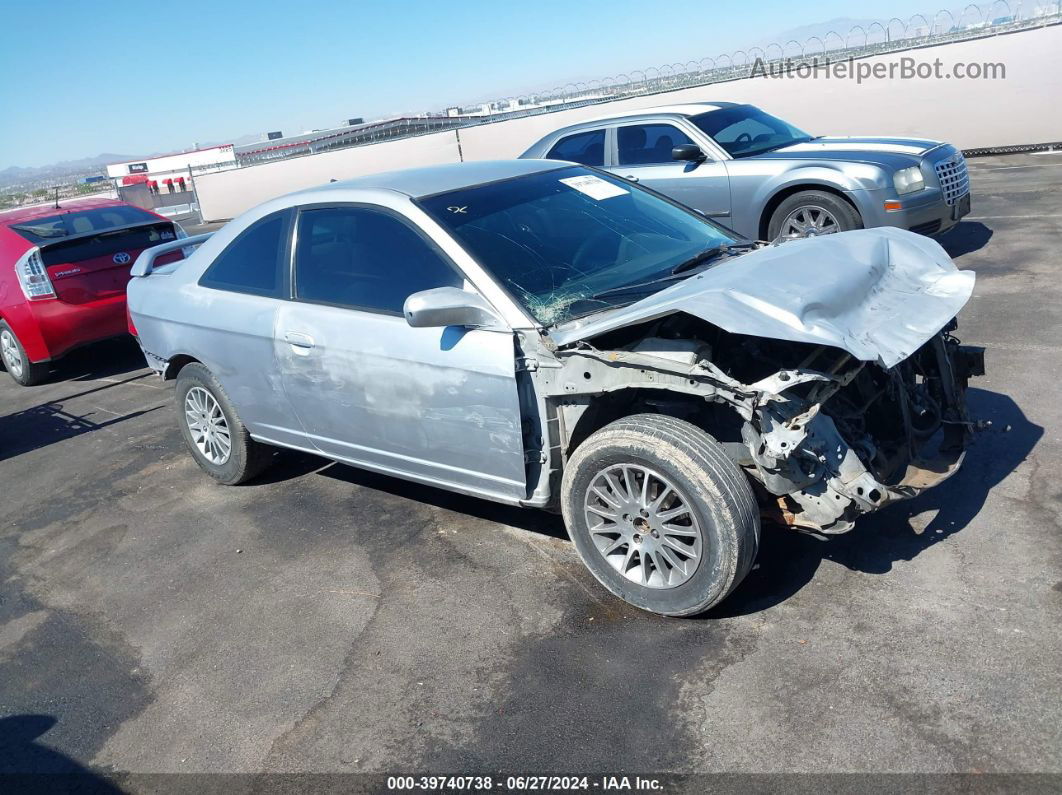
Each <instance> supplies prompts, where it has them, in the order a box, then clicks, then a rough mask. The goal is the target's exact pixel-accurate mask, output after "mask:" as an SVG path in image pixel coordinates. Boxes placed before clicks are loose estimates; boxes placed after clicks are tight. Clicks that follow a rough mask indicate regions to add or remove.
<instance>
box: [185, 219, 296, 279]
mask: <svg viewBox="0 0 1062 795" xmlns="http://www.w3.org/2000/svg"><path fill="white" fill-rule="evenodd" d="M287 228H288V213H287V211H284V212H281V213H277V214H275V215H270V216H266V217H265V218H263V219H262V220H260V221H257V222H255V223H254V224H252V225H251V226H250V227H249V228H248V229H247V230H245V231H244V232H243V234H241V235H240V236H239V237H237V238H236V240H234V241H233V242H232V243H230V244H229V247H228V248H226V249H225V250H224V251H222V252H221V254H220V255H219V256H218V258H217V259H215V260H214V264H212V265H211V266H210V268H209V269H208V270H207V272H206V273H204V274H203V278H202V279H200V280H199V283H200V284H201V285H203V286H204V287H215V288H217V289H219V290H231V291H233V292H237V293H251V294H252V295H266V296H273V297H278V298H279V297H281V294H282V289H281V285H283V284H284V279H283V278H282V276H281V273H282V264H281V263H282V257H281V254H282V252H283V251H284V250H285V249H286V248H287V246H286V241H285V232H286V230H287Z"/></svg>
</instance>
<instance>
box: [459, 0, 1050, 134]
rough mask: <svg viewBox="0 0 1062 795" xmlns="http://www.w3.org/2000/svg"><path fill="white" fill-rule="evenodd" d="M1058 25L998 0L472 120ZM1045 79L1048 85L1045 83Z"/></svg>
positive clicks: (675, 67) (519, 99)
mask: <svg viewBox="0 0 1062 795" xmlns="http://www.w3.org/2000/svg"><path fill="white" fill-rule="evenodd" d="M1060 22H1062V0H1058V1H1057V2H1050V3H1046V2H1040V3H1035V2H1022V0H1019V1H1018V2H1016V3H1014V4H1011V3H1010V2H1008V0H996V2H993V3H985V4H980V5H978V4H974V3H971V4H969V5H967V6H966V7H965V8H963V9H962V10H961V11H951V10H948V9H940V10H939V11H937V12H936V14H933V15H924V14H915V15H914V16H912V17H910V18H908V19H906V20H903V19H899V18H897V17H893V18H892V19H890V20H888V21H887V22H873V23H870V24H868V25H867V26H865V27H864V26H863V25H855V26H853V27H852V28H850V29H848V30H847V31H845V30H841V31H837V30H829V31H828V32H826V33H825V34H824V35H822V36H811V37H810V38H808V39H805V40H804V41H796V40H794V39H790V40H789V41H786V42H784V43H783V42H775V43H771V44H768V45H766V46H764V47H759V46H754V47H749V48H748V49H739V50H734V51H733V52H724V53H720V54H718V55H714V56H705V57H704V58H701V59H700V60H697V61H692V60H691V61H687V62H686V63H672V64H661V65H659V66H650V67H647V68H645V69H635V70H633V71H631V72H625V73H621V74H618V75H614V76H610V77H602V78H600V79H594V80H589V81H586V82H574V83H568V84H566V85H563V86H557V87H554V88H552V89H549V90H548V91H541V92H536V93H533V94H526V95H521V96H510V97H503V98H501V99H497V100H494V101H492V102H486V103H482V104H481V105H480V106H479V110H478V112H479V113H480V114H483V115H484V117H483V118H479V119H475V120H472V119H470V120H469V124H477V123H484V122H488V123H489V122H491V121H500V120H502V119H511V118H518V117H520V116H530V115H535V114H538V113H549V112H552V111H556V110H566V109H569V108H575V107H580V106H585V105H594V104H598V103H603V102H612V101H615V100H618V99H627V98H630V97H636V96H642V95H648V94H658V93H662V92H665V91H675V90H677V89H683V88H693V87H696V86H703V85H710V84H712V83H721V82H725V81H729V80H738V79H741V78H745V77H749V75H750V72H751V70H752V67H753V65H754V64H756V63H757V61H759V62H760V63H762V64H764V65H765V66H771V65H777V64H785V65H787V66H792V67H796V66H799V65H802V64H809V65H812V66H814V65H816V64H818V65H822V64H824V63H828V62H837V61H843V60H846V59H849V58H866V57H869V56H872V55H882V54H887V53H894V52H902V51H905V50H912V49H918V48H922V47H929V46H933V45H936V44H945V43H949V42H956V41H964V40H970V39H978V38H984V37H986V36H998V35H1001V34H1005V33H1012V32H1015V31H1019V30H1028V29H1030V28H1036V27H1042V26H1046V25H1055V24H1059V23H1060ZM1045 79H1053V78H1051V77H1050V76H1049V75H1045Z"/></svg>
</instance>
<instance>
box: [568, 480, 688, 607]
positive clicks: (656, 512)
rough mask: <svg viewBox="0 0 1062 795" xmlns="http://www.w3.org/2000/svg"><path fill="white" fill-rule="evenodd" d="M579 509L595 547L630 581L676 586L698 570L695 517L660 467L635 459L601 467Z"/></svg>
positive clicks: (664, 586)
mask: <svg viewBox="0 0 1062 795" xmlns="http://www.w3.org/2000/svg"><path fill="white" fill-rule="evenodd" d="M583 511H584V514H585V516H586V526H587V528H588V529H589V531H590V538H591V539H592V540H593V542H594V546H595V547H596V548H597V551H598V552H600V553H601V556H602V557H603V558H604V559H605V560H606V561H607V562H608V563H609V565H611V566H612V568H614V569H615V570H616V571H618V572H619V573H620V574H622V575H623V576H624V577H626V578H627V579H628V580H630V581H631V582H633V583H636V584H638V585H642V586H645V587H647V588H674V587H675V586H678V585H682V583H684V582H686V581H687V580H689V578H690V577H692V576H693V573H694V572H695V571H696V570H697V564H699V563H700V561H701V555H702V540H701V530H700V526H699V524H698V521H697V517H696V516H695V515H694V513H693V511H692V510H690V508H689V505H688V504H687V502H686V500H685V499H684V498H683V496H682V495H681V494H680V493H679V491H678V489H677V488H676V487H675V486H674V485H673V484H672V483H671V481H669V480H668V479H667V478H665V477H664V476H663V475H661V474H660V473H659V472H655V471H653V470H652V469H649V468H648V467H644V466H641V465H637V464H617V465H614V466H610V467H607V468H606V469H603V470H601V471H600V472H598V473H597V475H595V476H594V478H593V480H591V481H590V485H589V486H588V487H587V489H586V495H585V496H584V498H583Z"/></svg>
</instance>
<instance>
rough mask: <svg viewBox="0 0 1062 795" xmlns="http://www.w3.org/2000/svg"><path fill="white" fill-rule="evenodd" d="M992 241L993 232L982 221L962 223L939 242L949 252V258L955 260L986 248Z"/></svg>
mask: <svg viewBox="0 0 1062 795" xmlns="http://www.w3.org/2000/svg"><path fill="white" fill-rule="evenodd" d="M991 239H992V230H991V229H989V228H988V227H987V226H985V225H984V224H982V223H981V222H980V221H960V222H959V223H958V224H956V225H955V227H954V228H953V229H952V230H951V231H950V232H947V233H946V234H944V235H943V236H942V237H941V238H940V239H939V242H940V245H942V246H943V247H944V250H945V251H947V252H948V256H950V257H951V258H952V259H955V258H956V257H961V256H962V255H963V254H970V253H972V252H974V251H977V250H979V249H982V248H984V247H985V246H987V245H988V241H989V240H991Z"/></svg>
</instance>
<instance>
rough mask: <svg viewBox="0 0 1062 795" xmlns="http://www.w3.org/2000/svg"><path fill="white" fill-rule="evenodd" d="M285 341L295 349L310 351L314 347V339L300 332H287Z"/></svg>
mask: <svg viewBox="0 0 1062 795" xmlns="http://www.w3.org/2000/svg"><path fill="white" fill-rule="evenodd" d="M284 341H285V342H286V343H288V345H290V346H291V347H293V348H303V349H305V350H309V349H310V348H312V347H313V345H314V342H313V337H311V336H310V335H309V334H303V333H301V332H299V331H285V332H284Z"/></svg>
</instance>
